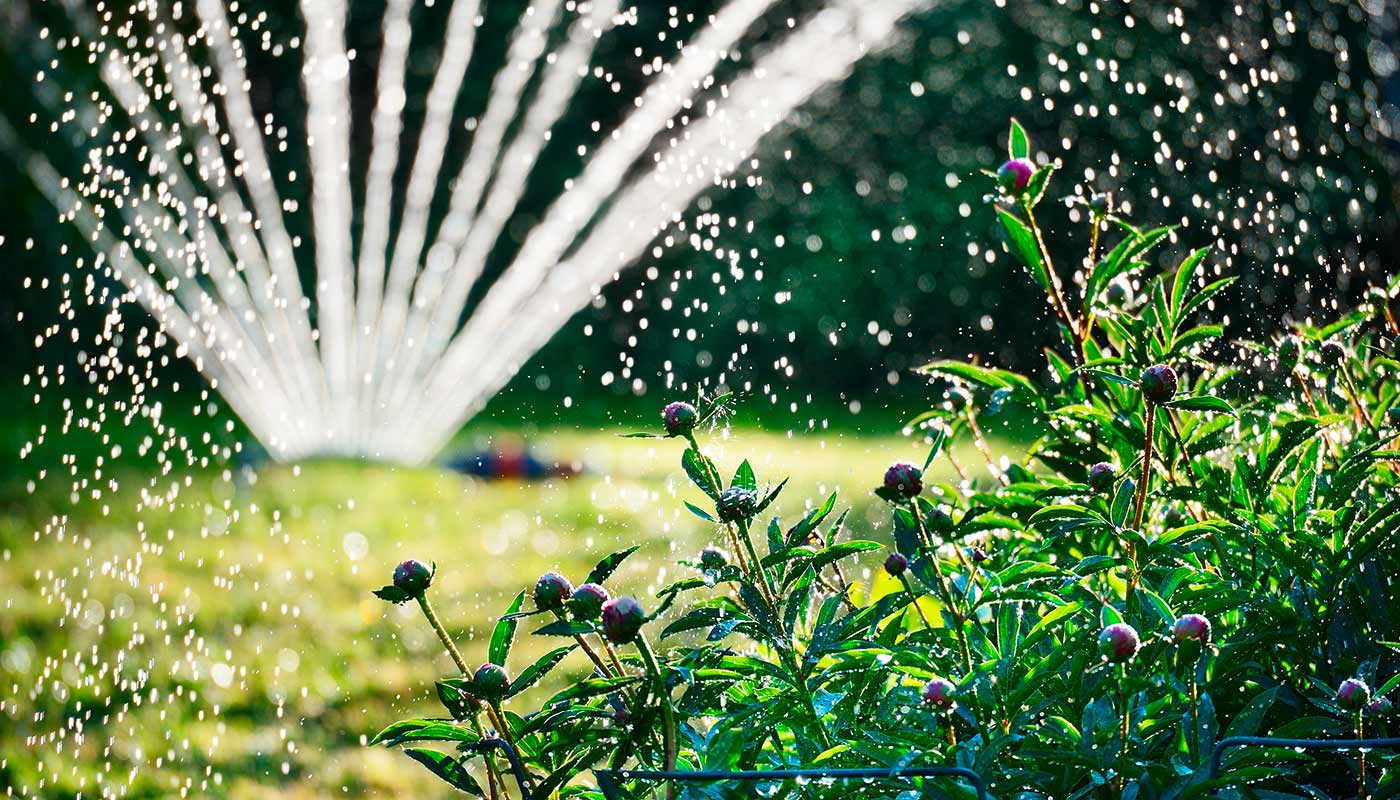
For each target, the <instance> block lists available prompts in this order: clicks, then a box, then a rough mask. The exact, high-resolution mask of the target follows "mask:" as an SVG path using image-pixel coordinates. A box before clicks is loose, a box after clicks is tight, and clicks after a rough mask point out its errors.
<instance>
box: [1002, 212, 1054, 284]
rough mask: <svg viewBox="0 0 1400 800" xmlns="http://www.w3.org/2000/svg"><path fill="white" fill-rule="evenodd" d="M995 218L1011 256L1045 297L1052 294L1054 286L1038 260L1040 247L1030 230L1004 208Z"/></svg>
mask: <svg viewBox="0 0 1400 800" xmlns="http://www.w3.org/2000/svg"><path fill="white" fill-rule="evenodd" d="M997 216H998V217H999V218H1001V226H1002V230H1004V231H1005V232H1006V241H1007V246H1008V247H1009V248H1010V249H1011V252H1012V254H1013V255H1015V256H1016V257H1017V258H1019V259H1020V260H1021V264H1022V265H1023V266H1025V268H1026V270H1027V271H1028V272H1030V274H1031V277H1032V278H1035V282H1036V283H1038V284H1040V288H1041V289H1043V290H1044V291H1045V293H1046V294H1047V295H1048V294H1050V293H1052V292H1053V291H1054V286H1053V285H1052V284H1051V283H1050V272H1049V270H1047V269H1046V267H1045V262H1044V261H1043V260H1041V258H1040V247H1039V246H1038V245H1037V244H1036V241H1035V234H1033V233H1031V229H1030V228H1029V227H1027V226H1026V223H1024V222H1022V221H1021V219H1020V218H1019V217H1017V216H1016V215H1015V214H1012V213H1011V212H1010V211H1007V210H1006V209H1004V208H998V209H997Z"/></svg>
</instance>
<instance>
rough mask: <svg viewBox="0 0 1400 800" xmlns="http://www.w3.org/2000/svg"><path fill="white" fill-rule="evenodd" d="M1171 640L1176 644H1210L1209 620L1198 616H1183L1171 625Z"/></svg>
mask: <svg viewBox="0 0 1400 800" xmlns="http://www.w3.org/2000/svg"><path fill="white" fill-rule="evenodd" d="M1172 639H1173V640H1174V641H1176V643H1177V644H1180V643H1182V642H1185V641H1188V640H1195V641H1198V642H1200V643H1201V644H1210V620H1208V619H1206V618H1205V617H1203V616H1201V615H1200V614H1183V615H1181V616H1180V617H1177V618H1176V622H1174V623H1173V624H1172Z"/></svg>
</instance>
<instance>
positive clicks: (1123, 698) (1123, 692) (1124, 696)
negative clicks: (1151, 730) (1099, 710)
mask: <svg viewBox="0 0 1400 800" xmlns="http://www.w3.org/2000/svg"><path fill="white" fill-rule="evenodd" d="M1127 683H1128V667H1127V665H1126V664H1123V665H1120V666H1119V668H1118V702H1119V707H1120V708H1122V710H1123V754H1124V755H1127V752H1128V732H1129V731H1130V730H1132V727H1133V723H1132V707H1131V706H1129V705H1128V703H1129V701H1130V698H1129V697H1128V688H1127Z"/></svg>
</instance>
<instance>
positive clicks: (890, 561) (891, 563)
mask: <svg viewBox="0 0 1400 800" xmlns="http://www.w3.org/2000/svg"><path fill="white" fill-rule="evenodd" d="M906 569H909V559H908V558H905V557H904V554H903V553H890V554H889V556H888V557H886V558H885V572H888V573H889V574H891V575H893V576H894V577H896V578H898V577H899V576H900V575H903V574H904V571H905V570H906Z"/></svg>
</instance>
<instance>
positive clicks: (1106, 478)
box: [1089, 461, 1118, 494]
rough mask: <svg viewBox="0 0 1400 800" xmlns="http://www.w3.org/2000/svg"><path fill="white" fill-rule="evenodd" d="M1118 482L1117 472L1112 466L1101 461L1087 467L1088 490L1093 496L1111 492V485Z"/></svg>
mask: <svg viewBox="0 0 1400 800" xmlns="http://www.w3.org/2000/svg"><path fill="white" fill-rule="evenodd" d="M1117 480H1118V470H1117V469H1114V467H1113V465H1112V464H1109V463H1108V462H1106V461H1101V462H1099V463H1097V464H1095V465H1094V466H1092V467H1089V488H1090V489H1091V490H1092V491H1093V492H1094V493H1095V494H1104V493H1106V492H1111V491H1113V484H1114V483H1115V482H1116V481H1117Z"/></svg>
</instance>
